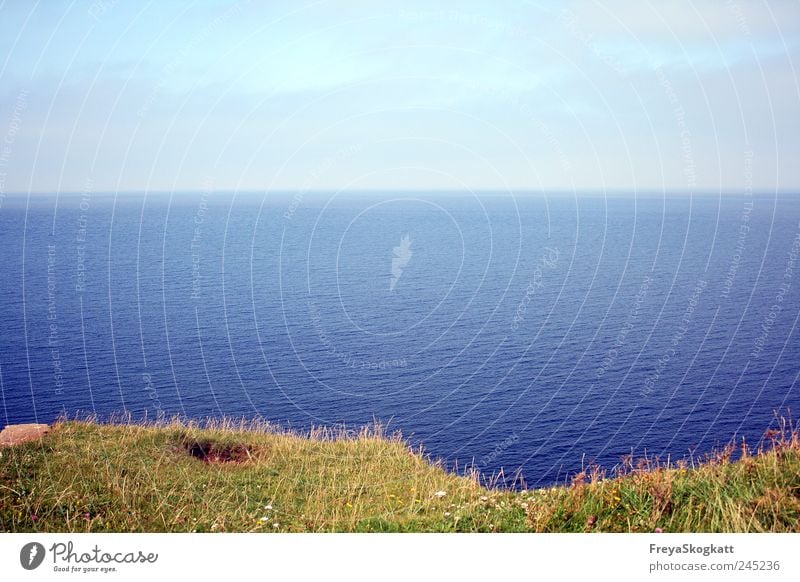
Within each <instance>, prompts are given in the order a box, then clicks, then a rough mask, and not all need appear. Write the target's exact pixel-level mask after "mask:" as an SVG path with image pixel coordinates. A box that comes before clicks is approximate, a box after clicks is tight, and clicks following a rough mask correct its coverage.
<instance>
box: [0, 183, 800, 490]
mask: <svg viewBox="0 0 800 582" xmlns="http://www.w3.org/2000/svg"><path fill="white" fill-rule="evenodd" d="M0 244H2V252H1V253H0V273H2V287H1V290H2V294H0V326H2V334H0V388H1V389H2V391H1V392H0V400H2V410H0V424H5V423H19V422H31V421H40V422H48V421H51V420H53V419H54V418H55V417H56V416H57V415H59V414H60V413H63V412H66V413H67V414H70V415H73V414H76V413H78V412H82V413H87V412H95V413H97V414H98V415H100V416H101V417H106V416H108V415H110V414H113V413H119V412H123V411H126V412H129V413H131V414H133V415H134V416H135V417H137V418H138V417H142V416H144V415H147V416H148V417H150V418H152V417H155V416H157V415H158V414H166V415H168V416H171V415H175V414H179V415H184V416H187V417H193V418H205V417H209V416H223V415H224V416H242V417H254V416H258V417H262V418H265V419H269V420H271V421H275V422H277V423H281V424H284V425H290V426H292V427H296V428H305V427H308V426H310V425H312V424H314V425H319V424H324V425H332V424H342V423H344V424H346V425H348V426H354V427H357V426H359V425H363V424H366V423H370V422H372V421H373V420H379V421H382V422H384V423H388V424H389V427H390V428H395V429H399V430H401V431H402V432H403V434H404V435H405V436H406V437H407V438H409V439H410V440H412V441H413V442H415V443H422V444H424V446H425V448H426V450H427V451H428V452H429V453H430V454H432V455H433V456H436V457H440V458H442V459H445V460H446V461H447V462H448V463H450V464H451V465H455V464H456V463H458V466H461V467H463V466H465V465H468V464H474V465H475V466H477V467H478V468H479V469H480V470H481V471H483V472H486V473H492V472H494V471H498V470H499V469H500V468H501V467H502V468H504V469H505V472H506V474H511V473H513V472H514V471H515V470H517V469H521V470H522V474H523V476H524V478H525V479H526V481H527V483H528V485H530V486H535V485H542V484H547V483H553V482H557V481H559V480H563V479H564V478H566V477H568V476H569V475H571V474H572V473H574V472H575V471H577V470H579V469H580V467H581V466H582V463H585V462H588V461H589V460H592V461H595V462H599V463H601V464H603V465H605V466H606V467H611V466H613V465H614V464H616V463H617V462H619V460H620V458H621V457H622V456H623V455H626V454H630V453H633V454H644V453H648V454H659V455H662V456H666V455H671V456H672V457H673V458H676V457H683V456H687V455H690V454H694V455H698V454H700V453H702V452H704V451H708V450H709V449H711V448H712V447H714V446H718V445H720V444H725V443H727V442H729V441H730V440H731V439H732V438H736V437H741V436H745V437H747V439H748V440H749V441H750V442H752V443H755V442H756V441H758V439H759V438H760V436H761V435H762V434H763V432H764V430H765V429H767V428H768V427H769V426H770V424H771V423H772V422H773V421H774V411H775V410H781V411H785V410H786V408H787V407H791V406H792V405H794V407H795V409H797V402H798V396H800V393H799V392H798V387H797V382H798V370H799V369H800V366H798V364H800V355H798V351H797V347H798V331H797V328H796V325H797V320H798V316H799V315H800V273H798V272H797V271H798V269H799V268H800V264H798V263H797V256H798V252H800V197H795V196H790V195H778V196H776V195H756V196H752V195H747V194H743V193H738V194H737V193H729V194H723V195H718V196H715V195H703V196H699V195H695V196H678V195H668V196H658V195H654V194H649V195H633V194H620V195H599V194H591V193H587V194H584V195H580V196H572V195H567V194H558V195H545V194H518V195H516V196H513V195H510V194H501V193H492V192H480V193H426V192H379V193H366V192H365V193H329V194H325V193H315V194H310V193H297V194H293V193H289V194H272V193H270V194H266V195H264V194H256V193H245V194H218V193H215V194H208V193H196V194H189V193H181V194H174V195H170V194H164V193H159V194H148V195H145V194H120V195H118V196H114V195H108V194H98V193H84V194H69V195H66V194H62V195H60V196H56V195H48V196H44V195H32V196H30V197H28V196H24V195H16V196H6V197H4V198H3V199H2V207H0Z"/></svg>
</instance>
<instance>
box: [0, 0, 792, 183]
mask: <svg viewBox="0 0 800 582" xmlns="http://www.w3.org/2000/svg"><path fill="white" fill-rule="evenodd" d="M798 57H800V4H798V3H797V2H791V1H782V2H755V1H753V2H749V1H748V2H744V1H743V0H733V1H728V2H722V1H721V2H697V1H695V2H680V1H676V2H668V3H662V2H654V1H653V2H639V3H629V2H621V1H620V2H602V3H601V2H575V3H568V2H505V1H499V2H493V3H486V2H459V3H457V4H456V3H437V4H436V5H434V3H431V2H402V3H400V2H396V3H395V2H369V3H364V2H310V3H303V2H272V1H271V2H265V3H260V2H246V1H243V2H228V1H225V2H223V1H205V2H187V3H183V4H181V3H178V2H151V3H146V2H127V1H123V0H119V1H115V0H96V1H94V2H89V1H86V2H78V1H75V2H66V1H65V2H57V1H52V0H51V1H46V2H38V3H37V2H30V1H12V2H4V3H2V4H1V5H0V95H1V96H2V97H1V101H0V132H2V134H3V135H2V136H0V140H2V142H0V145H2V146H3V150H2V156H0V192H12V191H17V192H28V191H35V192H48V191H54V190H60V191H80V190H82V189H84V188H85V187H86V184H87V183H90V184H91V185H92V186H91V187H92V188H93V189H94V190H107V191H115V190H119V191H123V190H145V189H146V190H153V191H155V190H159V191H163V190H166V191H169V190H196V189H200V188H204V187H208V186H209V185H213V187H214V188H216V189H220V190H232V189H238V190H260V191H264V190H297V189H321V190H322V189H338V188H349V189H373V188H380V189H405V188H413V189H425V188H437V189H462V188H472V189H485V188H491V189H505V188H510V189H514V190H521V189H532V190H539V189H550V190H553V189H559V190H571V189H585V188H591V189H610V190H616V189H637V190H657V191H660V190H668V191H700V190H712V191H716V190H724V191H732V192H737V191H742V190H743V189H745V188H750V187H752V188H753V189H755V190H768V191H771V190H775V189H780V190H797V189H798V188H799V187H800V165H798V163H797V160H798V159H800V137H798V136H800V80H799V78H798V77H799V75H798V72H800V60H799V59H798Z"/></svg>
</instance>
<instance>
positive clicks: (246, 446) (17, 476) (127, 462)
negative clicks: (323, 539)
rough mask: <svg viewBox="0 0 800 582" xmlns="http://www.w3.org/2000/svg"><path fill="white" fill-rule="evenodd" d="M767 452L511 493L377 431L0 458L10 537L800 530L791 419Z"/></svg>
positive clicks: (797, 458)
mask: <svg viewBox="0 0 800 582" xmlns="http://www.w3.org/2000/svg"><path fill="white" fill-rule="evenodd" d="M764 442H766V443H767V444H766V445H765V446H763V447H761V448H760V450H758V451H756V452H750V451H748V450H747V449H746V448H745V447H742V448H741V449H738V450H736V451H734V450H733V449H731V448H727V449H724V450H722V451H719V452H717V453H715V454H714V455H711V456H709V457H708V458H706V459H705V460H704V461H703V463H702V464H699V465H697V466H694V467H692V466H688V465H687V464H686V463H684V462H679V463H675V464H670V463H662V462H658V461H657V460H652V459H650V460H648V459H644V460H641V461H638V462H635V463H634V462H633V461H632V460H631V459H628V460H626V461H625V462H624V463H622V465H621V467H620V468H619V469H617V470H616V471H615V472H614V473H613V474H610V475H605V474H603V472H602V471H600V470H599V469H596V468H594V469H590V470H587V471H584V472H583V473H581V474H579V475H576V476H575V478H574V479H573V480H572V483H571V484H569V485H565V486H562V487H552V488H547V489H536V490H530V491H525V490H523V491H510V490H502V489H497V488H487V487H484V486H482V485H481V479H480V477H479V476H478V475H477V474H474V473H473V474H469V475H467V476H460V475H456V474H453V473H450V472H447V471H445V470H444V469H443V468H442V467H441V466H440V465H438V464H436V463H433V462H431V461H430V459H428V458H427V457H426V456H425V455H424V454H422V452H421V451H415V450H412V449H411V448H410V447H409V446H408V445H407V444H406V443H405V442H404V441H403V440H402V439H401V438H400V437H399V436H398V435H386V434H383V432H382V430H381V428H380V427H370V428H366V429H363V430H362V431H360V432H357V433H348V432H345V431H342V430H325V429H319V430H314V431H312V433H311V434H306V435H300V434H296V433H289V432H285V431H281V430H277V429H275V428H274V427H272V426H270V425H267V424H263V423H233V422H231V421H227V422H216V423H214V422H211V423H207V424H205V425H203V426H202V427H201V426H200V425H197V424H182V423H180V422H177V421H174V422H170V423H163V424H160V425H135V424H98V423H95V422H92V421H64V422H59V423H57V424H56V425H55V426H54V427H53V430H52V431H51V433H50V434H49V435H47V436H46V437H45V438H44V439H43V440H42V441H39V442H31V443H25V444H20V445H17V446H15V447H10V448H6V449H0V454H1V455H2V456H0V531H10V532H23V531H26V532H33V531H41V532H63V531H69V532H109V531H110V532H142V531H151V532H162V531H168V532H232V531H236V532H241V531H244V532H296V531H302V532H327V531H347V532H403V531H409V532H519V531H535V532H586V531H604V532H629V531H630V532H653V531H665V532H677V531H683V532H723V531H727V532H762V531H771V532H787V531H793V532H798V531H800V433H798V431H797V430H795V429H794V428H793V427H792V426H791V424H790V423H787V422H785V421H784V422H782V424H781V425H780V429H779V430H776V431H771V432H768V433H767V435H766V438H765V440H764ZM733 456H737V457H739V458H738V460H737V461H733V460H732V459H733Z"/></svg>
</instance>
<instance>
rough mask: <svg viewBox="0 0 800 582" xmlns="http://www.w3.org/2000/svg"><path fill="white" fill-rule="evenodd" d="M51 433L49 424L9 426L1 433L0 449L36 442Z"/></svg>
mask: <svg viewBox="0 0 800 582" xmlns="http://www.w3.org/2000/svg"><path fill="white" fill-rule="evenodd" d="M48 432H50V426H49V425H47V424H9V425H8V426H7V427H5V428H4V429H3V431H2V432H0V447H10V446H13V445H18V444H20V443H25V442H28V441H35V440H39V439H40V438H42V437H43V436H44V435H46V434H47V433H48Z"/></svg>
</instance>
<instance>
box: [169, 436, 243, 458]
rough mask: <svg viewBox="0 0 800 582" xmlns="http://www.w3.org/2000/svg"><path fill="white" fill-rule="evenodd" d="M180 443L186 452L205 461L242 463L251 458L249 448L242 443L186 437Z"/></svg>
mask: <svg viewBox="0 0 800 582" xmlns="http://www.w3.org/2000/svg"><path fill="white" fill-rule="evenodd" d="M182 444H183V448H184V449H185V450H186V452H187V453H189V454H190V455H191V456H193V457H194V458H195V459H200V460H201V461H204V462H206V463H244V462H246V461H249V460H250V459H252V454H251V453H252V451H251V449H250V448H249V447H247V446H245V445H242V444H231V443H220V442H217V441H213V440H194V439H188V438H185V439H183V443H182Z"/></svg>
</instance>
